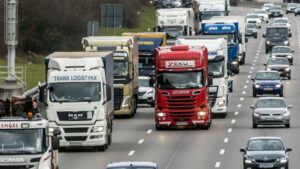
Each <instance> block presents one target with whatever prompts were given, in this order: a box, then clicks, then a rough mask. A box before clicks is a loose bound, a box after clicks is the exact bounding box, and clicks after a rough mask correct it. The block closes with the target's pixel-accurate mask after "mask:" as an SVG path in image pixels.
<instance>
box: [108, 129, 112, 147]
mask: <svg viewBox="0 0 300 169" xmlns="http://www.w3.org/2000/svg"><path fill="white" fill-rule="evenodd" d="M111 143H112V132H110V133H109V135H108V139H107V144H108V145H111Z"/></svg>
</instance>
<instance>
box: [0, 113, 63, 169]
mask: <svg viewBox="0 0 300 169" xmlns="http://www.w3.org/2000/svg"><path fill="white" fill-rule="evenodd" d="M59 134H60V131H58V130H55V131H53V130H50V131H49V123H48V121H47V120H45V119H42V118H41V116H40V115H39V116H38V115H36V116H35V117H32V114H30V113H28V118H27V117H26V118H25V117H3V118H1V119H0V135H1V137H0V146H1V149H0V168H3V169H6V168H11V169H22V168H24V169H25V168H30V169H50V168H51V169H58V151H57V150H58V148H59Z"/></svg>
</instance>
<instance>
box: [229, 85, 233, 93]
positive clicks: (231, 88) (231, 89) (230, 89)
mask: <svg viewBox="0 0 300 169" xmlns="http://www.w3.org/2000/svg"><path fill="white" fill-rule="evenodd" d="M229 92H233V84H231V87H230V88H229Z"/></svg>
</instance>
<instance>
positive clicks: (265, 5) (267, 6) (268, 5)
mask: <svg viewBox="0 0 300 169" xmlns="http://www.w3.org/2000/svg"><path fill="white" fill-rule="evenodd" d="M271 6H272V5H271V4H264V7H265V8H270V7H271Z"/></svg>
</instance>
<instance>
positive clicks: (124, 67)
mask: <svg viewBox="0 0 300 169" xmlns="http://www.w3.org/2000/svg"><path fill="white" fill-rule="evenodd" d="M128 69H129V66H128V61H127V59H120V60H116V59H114V78H126V77H127V76H129V74H128Z"/></svg>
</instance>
